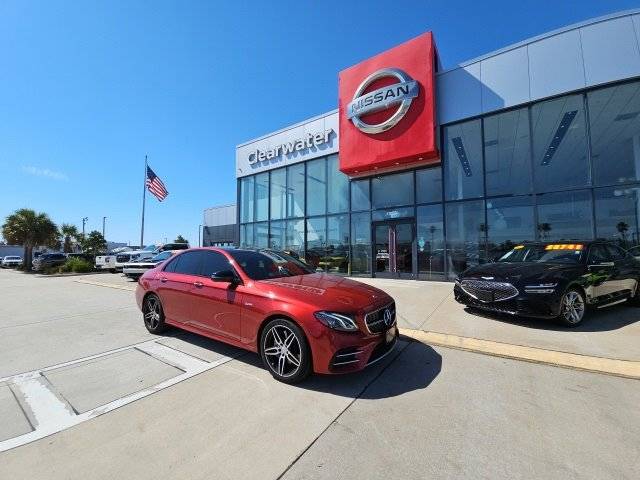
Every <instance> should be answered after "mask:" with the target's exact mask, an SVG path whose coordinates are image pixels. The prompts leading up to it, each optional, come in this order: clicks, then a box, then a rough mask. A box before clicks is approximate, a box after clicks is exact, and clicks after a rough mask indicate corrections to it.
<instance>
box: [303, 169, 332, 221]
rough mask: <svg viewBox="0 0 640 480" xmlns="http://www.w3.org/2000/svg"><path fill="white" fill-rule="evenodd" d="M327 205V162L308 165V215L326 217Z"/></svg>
mask: <svg viewBox="0 0 640 480" xmlns="http://www.w3.org/2000/svg"><path fill="white" fill-rule="evenodd" d="M326 205H327V161H326V160H325V159H324V158H320V159H318V160H311V161H310V162H308V163H307V215H324V214H325V213H326Z"/></svg>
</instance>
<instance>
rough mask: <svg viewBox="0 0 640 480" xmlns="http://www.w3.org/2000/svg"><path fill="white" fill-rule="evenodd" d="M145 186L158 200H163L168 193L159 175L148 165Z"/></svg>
mask: <svg viewBox="0 0 640 480" xmlns="http://www.w3.org/2000/svg"><path fill="white" fill-rule="evenodd" d="M147 188H148V189H149V191H150V192H151V193H153V195H154V196H155V197H156V198H157V199H158V200H159V201H163V200H164V199H165V198H167V195H169V192H168V191H167V187H165V186H164V183H162V180H160V177H159V176H157V175H156V174H155V173H154V171H153V170H151V169H150V168H149V167H147Z"/></svg>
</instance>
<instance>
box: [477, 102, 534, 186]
mask: <svg viewBox="0 0 640 480" xmlns="http://www.w3.org/2000/svg"><path fill="white" fill-rule="evenodd" d="M484 162H485V166H484V168H485V175H486V189H487V192H486V195H487V196H490V195H505V194H519V193H520V194H522V193H530V192H531V138H530V136H529V111H528V109H526V108H522V109H520V110H513V111H511V112H505V113H501V114H499V115H493V116H491V117H487V118H485V120H484Z"/></svg>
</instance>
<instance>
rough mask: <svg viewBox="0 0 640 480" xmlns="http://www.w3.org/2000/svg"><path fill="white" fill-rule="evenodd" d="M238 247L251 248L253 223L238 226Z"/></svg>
mask: <svg viewBox="0 0 640 480" xmlns="http://www.w3.org/2000/svg"><path fill="white" fill-rule="evenodd" d="M240 246H241V247H253V223H249V224H247V225H240Z"/></svg>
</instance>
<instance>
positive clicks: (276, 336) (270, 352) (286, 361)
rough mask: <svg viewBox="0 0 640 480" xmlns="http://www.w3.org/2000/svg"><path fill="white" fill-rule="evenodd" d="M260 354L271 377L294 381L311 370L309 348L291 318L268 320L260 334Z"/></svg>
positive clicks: (300, 378) (304, 376)
mask: <svg viewBox="0 0 640 480" xmlns="http://www.w3.org/2000/svg"><path fill="white" fill-rule="evenodd" d="M260 355H261V356H262V362H263V363H264V365H265V366H266V367H267V369H268V370H269V372H270V373H271V375H272V376H273V378H275V379H276V380H279V381H281V382H284V383H297V382H300V381H302V380H304V379H305V378H306V377H307V376H308V375H309V374H310V373H311V350H310V349H309V344H308V342H307V338H306V337H305V335H304V332H303V331H302V330H301V329H300V327H298V325H296V324H295V323H293V322H292V321H290V320H287V319H285V318H280V319H276V320H272V321H271V322H269V323H268V324H267V325H266V326H265V327H264V329H263V330H262V335H261V336H260Z"/></svg>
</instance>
